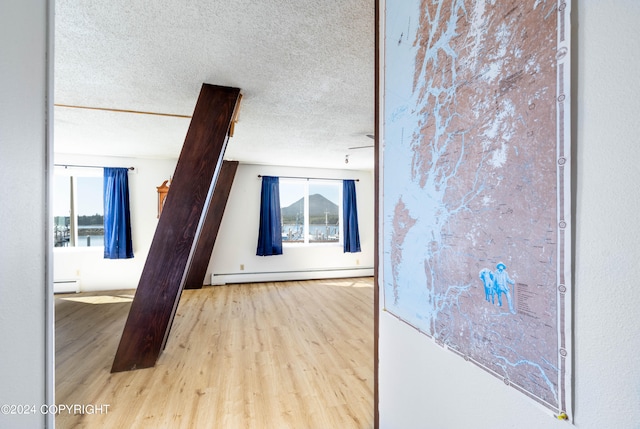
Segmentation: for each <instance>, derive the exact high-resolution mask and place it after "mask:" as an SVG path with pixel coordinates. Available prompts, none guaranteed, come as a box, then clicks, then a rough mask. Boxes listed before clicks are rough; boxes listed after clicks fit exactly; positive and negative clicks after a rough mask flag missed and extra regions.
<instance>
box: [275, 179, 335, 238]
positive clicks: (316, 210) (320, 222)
mask: <svg viewBox="0 0 640 429" xmlns="http://www.w3.org/2000/svg"><path fill="white" fill-rule="evenodd" d="M341 193H342V187H341V182H340V181H320V180H294V179H281V180H280V210H281V215H282V242H283V243H339V242H340V218H341V216H342V215H341V213H342V210H341V205H342V204H341V202H342V195H341Z"/></svg>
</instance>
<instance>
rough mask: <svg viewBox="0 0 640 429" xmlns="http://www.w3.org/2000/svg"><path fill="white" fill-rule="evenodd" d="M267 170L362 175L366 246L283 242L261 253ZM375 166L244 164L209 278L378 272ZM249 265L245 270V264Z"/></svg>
mask: <svg viewBox="0 0 640 429" xmlns="http://www.w3.org/2000/svg"><path fill="white" fill-rule="evenodd" d="M258 175H263V176H294V177H317V178H335V179H359V182H357V183H356V194H357V202H358V222H359V229H360V244H361V249H362V252H359V253H343V250H342V246H341V245H335V244H334V245H324V244H323V245H311V246H300V245H287V244H285V245H284V249H283V254H282V255H277V256H266V257H265V256H256V248H257V244H258V221H259V218H260V188H261V183H262V182H261V180H260V179H259V178H258ZM373 188H374V187H373V172H372V171H348V170H321V169H317V170H314V169H308V168H305V169H302V168H290V167H277V166H263V165H249V164H240V165H239V166H238V171H237V173H236V177H235V179H234V182H233V186H232V188H231V194H230V195H229V201H228V202H227V207H226V210H225V213H224V216H223V218H222V224H221V225H220V232H219V233H218V237H217V239H216V244H215V247H214V249H213V255H212V258H211V261H210V263H209V267H208V269H207V278H206V281H207V280H210V279H211V274H213V283H214V284H222V283H225V282H226V283H237V282H247V281H276V280H293V279H305V278H327V277H350V276H364V275H373V245H374V216H373V214H374V210H373V209H374V205H373V204H374V203H373V197H374V189H373ZM241 265H244V270H241V269H240V266H241Z"/></svg>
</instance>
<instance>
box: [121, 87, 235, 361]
mask: <svg viewBox="0 0 640 429" xmlns="http://www.w3.org/2000/svg"><path fill="white" fill-rule="evenodd" d="M239 94H240V90H239V89H238V88H228V87H221V86H214V85H208V84H204V85H202V89H201V91H200V95H199V97H198V101H197V103H196V107H195V110H194V113H193V116H192V118H191V124H190V125H189V130H188V131H187V135H186V137H185V141H184V145H183V147H182V151H181V153H180V157H179V158H178V163H177V165H176V169H175V172H174V175H173V180H172V182H171V187H170V189H169V193H168V195H167V198H166V200H165V203H164V208H163V210H162V215H161V216H160V219H159V220H158V226H157V227H156V232H155V235H154V237H153V241H152V242H151V247H150V249H149V253H148V256H147V260H146V262H145V266H144V269H143V271H142V275H141V277H140V282H139V283H138V288H137V290H136V294H135V296H134V299H133V302H132V304H131V309H130V310H129V316H128V318H127V321H126V323H125V327H124V330H123V332H122V337H121V339H120V344H119V346H118V350H117V352H116V356H115V359H114V361H113V366H112V367H111V372H119V371H129V370H133V369H139V368H149V367H152V366H154V365H155V363H156V361H157V359H158V356H159V355H160V353H161V351H162V349H163V348H164V345H165V343H166V341H167V337H168V335H169V331H170V329H171V324H172V322H173V318H174V316H175V312H176V309H177V307H178V302H179V301H180V295H181V293H182V289H183V288H184V282H185V279H186V270H187V267H189V266H190V263H191V259H192V257H193V254H194V250H195V249H194V245H195V243H197V241H198V237H199V235H200V233H201V230H202V225H203V223H204V216H203V214H204V213H205V211H206V210H205V209H206V207H208V205H209V202H210V200H211V196H212V195H213V189H214V187H215V184H216V181H217V178H218V176H219V174H220V169H221V166H222V158H223V156H224V151H225V148H226V145H227V140H228V133H229V127H230V125H231V120H232V118H233V114H234V110H235V108H236V104H237V101H238V98H239Z"/></svg>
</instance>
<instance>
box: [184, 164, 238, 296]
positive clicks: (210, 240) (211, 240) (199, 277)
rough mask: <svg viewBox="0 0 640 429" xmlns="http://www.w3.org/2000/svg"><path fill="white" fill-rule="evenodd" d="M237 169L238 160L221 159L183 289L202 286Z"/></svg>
mask: <svg viewBox="0 0 640 429" xmlns="http://www.w3.org/2000/svg"><path fill="white" fill-rule="evenodd" d="M237 169H238V161H223V163H222V169H221V170H220V176H219V177H218V181H217V182H216V187H215V189H214V191H213V197H212V198H211V203H210V204H209V207H208V208H207V211H206V215H205V218H204V224H203V226H202V233H201V234H200V238H199V239H198V242H197V243H196V246H195V252H194V254H193V258H192V261H191V265H190V266H189V268H188V270H187V280H186V281H185V283H184V288H185V289H201V288H202V285H203V283H204V278H205V276H206V275H207V267H208V266H209V261H210V260H211V253H212V252H213V246H214V245H215V244H216V238H217V237H218V231H219V230H220V224H221V223H222V216H223V215H224V209H225V207H226V206H227V201H228V200H229V194H230V193H231V185H233V179H234V177H235V175H236V170H237Z"/></svg>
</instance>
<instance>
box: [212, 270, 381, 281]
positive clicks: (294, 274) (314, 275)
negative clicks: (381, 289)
mask: <svg viewBox="0 0 640 429" xmlns="http://www.w3.org/2000/svg"><path fill="white" fill-rule="evenodd" d="M370 276H373V267H357V268H326V269H321V270H298V271H265V272H251V273H243V272H240V273H224V274H217V273H212V274H211V284H212V285H223V284H227V283H257V282H277V281H291V280H315V279H332V278H348V277H370Z"/></svg>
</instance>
